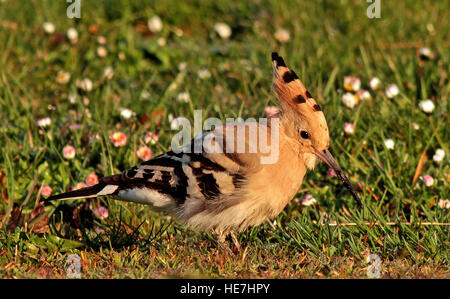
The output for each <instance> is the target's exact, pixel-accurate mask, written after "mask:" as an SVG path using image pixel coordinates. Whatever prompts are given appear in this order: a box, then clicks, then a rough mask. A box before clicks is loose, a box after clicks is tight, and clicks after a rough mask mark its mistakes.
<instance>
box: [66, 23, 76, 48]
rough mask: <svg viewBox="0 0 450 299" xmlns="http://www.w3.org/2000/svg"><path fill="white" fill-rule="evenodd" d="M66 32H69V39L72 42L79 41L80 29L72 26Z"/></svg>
mask: <svg viewBox="0 0 450 299" xmlns="http://www.w3.org/2000/svg"><path fill="white" fill-rule="evenodd" d="M66 34H67V38H68V39H69V41H70V42H71V43H72V44H75V43H76V42H77V41H78V31H77V30H76V29H75V28H73V27H71V28H69V29H67V33H66Z"/></svg>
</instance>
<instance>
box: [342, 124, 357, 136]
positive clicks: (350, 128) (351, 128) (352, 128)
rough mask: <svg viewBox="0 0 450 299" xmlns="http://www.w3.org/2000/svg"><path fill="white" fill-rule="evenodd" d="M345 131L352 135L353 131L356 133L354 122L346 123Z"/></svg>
mask: <svg viewBox="0 0 450 299" xmlns="http://www.w3.org/2000/svg"><path fill="white" fill-rule="evenodd" d="M344 132H345V134H347V135H352V134H353V133H355V126H354V125H353V124H352V123H345V124H344Z"/></svg>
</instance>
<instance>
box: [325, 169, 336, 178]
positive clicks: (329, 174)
mask: <svg viewBox="0 0 450 299" xmlns="http://www.w3.org/2000/svg"><path fill="white" fill-rule="evenodd" d="M327 175H328V176H329V177H330V178H332V177H334V176H336V173H335V172H334V169H333V168H328V171H327Z"/></svg>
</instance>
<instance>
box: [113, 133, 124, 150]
mask: <svg viewBox="0 0 450 299" xmlns="http://www.w3.org/2000/svg"><path fill="white" fill-rule="evenodd" d="M109 139H110V140H111V141H112V143H113V144H114V146H115V147H119V146H124V145H125V144H127V135H126V134H125V133H122V132H114V133H112V135H110V136H109Z"/></svg>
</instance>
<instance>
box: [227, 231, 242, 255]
mask: <svg viewBox="0 0 450 299" xmlns="http://www.w3.org/2000/svg"><path fill="white" fill-rule="evenodd" d="M230 235H231V240H233V244H234V247H236V250H237V252H238V253H240V252H241V244H239V241H238V239H237V238H236V236H235V235H234V233H233V232H230Z"/></svg>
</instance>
